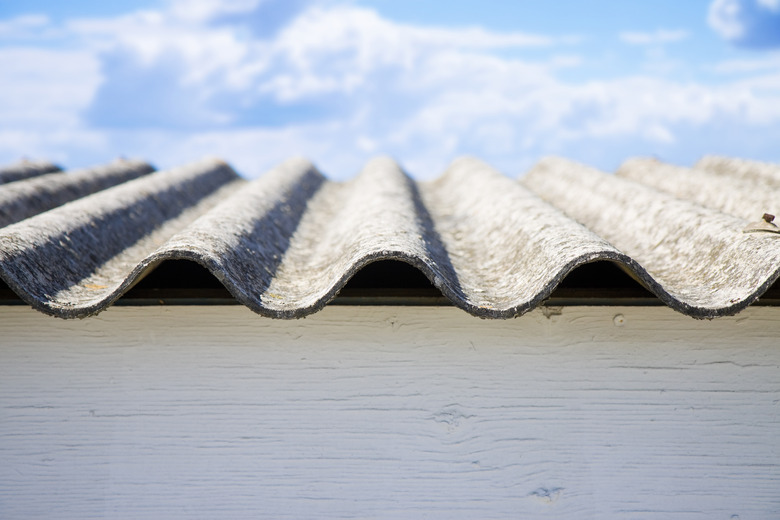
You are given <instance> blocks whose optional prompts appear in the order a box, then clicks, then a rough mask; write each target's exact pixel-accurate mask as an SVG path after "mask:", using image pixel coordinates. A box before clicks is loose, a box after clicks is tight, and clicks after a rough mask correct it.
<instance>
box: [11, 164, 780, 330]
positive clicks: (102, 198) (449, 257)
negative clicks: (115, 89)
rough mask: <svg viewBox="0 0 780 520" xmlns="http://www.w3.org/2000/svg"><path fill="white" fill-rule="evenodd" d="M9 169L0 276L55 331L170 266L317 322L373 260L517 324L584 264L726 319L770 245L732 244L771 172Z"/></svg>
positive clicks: (769, 236) (248, 300)
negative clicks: (202, 272)
mask: <svg viewBox="0 0 780 520" xmlns="http://www.w3.org/2000/svg"><path fill="white" fill-rule="evenodd" d="M33 165H35V166H33ZM49 166H50V165H49ZM36 168H37V169H36ZM23 170H24V171H25V172H26V171H28V170H29V171H33V170H35V171H34V172H33V173H31V174H29V175H27V177H31V176H32V175H35V174H36V173H35V172H40V173H41V176H38V177H33V178H27V179H26V180H15V181H10V182H8V183H7V184H3V185H2V186H0V277H2V279H3V280H4V281H5V283H6V284H7V285H8V286H9V287H10V288H11V289H12V290H13V291H14V292H15V293H16V294H17V295H18V296H20V297H21V298H22V299H23V300H24V301H26V302H28V303H29V304H30V305H32V306H33V307H35V308H36V309H38V310H41V311H43V312H45V313H48V314H52V315H55V316H59V317H64V318H72V317H85V316H88V315H91V314H95V313H97V312H100V311H101V310H103V309H105V308H106V307H107V306H109V305H111V303H112V302H114V301H115V300H116V299H118V298H119V297H120V296H121V295H122V294H124V293H125V292H126V291H127V290H129V289H130V288H131V287H132V286H133V285H134V284H135V283H136V282H138V281H139V280H140V279H142V278H143V277H144V276H145V275H147V274H148V273H150V272H151V271H152V270H154V269H155V268H156V267H157V266H159V265H160V264H161V263H162V262H164V261H166V260H181V259H184V260H192V261H195V262H197V263H199V264H200V265H202V266H204V267H205V268H206V269H208V270H209V271H210V272H211V273H212V274H213V275H214V276H215V277H216V278H217V279H218V280H219V281H220V282H221V283H222V284H223V285H224V286H225V287H226V288H227V289H228V290H229V291H230V293H232V295H233V296H234V297H235V298H236V299H237V300H238V301H239V302H241V303H243V304H244V305H246V306H248V307H249V308H251V309H252V310H254V311H256V312H258V313H260V314H262V315H265V316H271V317H276V318H297V317H302V316H305V315H307V314H310V313H312V312H315V311H317V310H319V309H321V308H322V307H323V306H324V305H325V304H326V303H327V302H328V301H330V300H331V299H332V298H334V296H336V294H337V293H338V291H339V290H340V289H341V288H343V287H344V285H345V284H346V283H347V281H348V280H349V279H350V278H351V277H352V276H353V275H355V273H357V272H358V271H359V270H360V269H361V268H363V267H364V266H366V265H367V264H369V263H371V262H374V261H377V260H400V261H403V262H407V263H409V264H411V265H413V266H415V267H416V268H418V269H419V270H420V271H422V272H423V273H424V274H425V275H426V276H427V277H428V279H429V280H430V281H431V282H432V283H433V285H435V286H436V287H437V288H438V289H439V290H441V292H442V293H443V294H444V295H445V296H446V297H447V298H449V299H450V300H451V301H452V303H453V304H454V305H456V306H458V307H460V308H462V309H464V310H466V311H467V312H469V313H471V314H474V315H477V316H481V317H487V318H509V317H513V316H517V315H520V314H522V313H524V312H527V311H528V310H530V309H532V308H534V307H536V306H537V305H539V304H540V303H541V302H542V301H543V300H545V299H546V298H548V297H549V296H550V295H551V294H552V292H553V290H554V289H555V288H556V287H557V286H558V284H559V283H560V282H561V281H562V280H563V279H564V278H565V277H566V276H567V275H568V274H569V273H570V272H571V271H573V270H574V269H576V268H577V267H579V266H581V265H583V264H586V263H590V262H594V261H610V262H614V263H616V264H618V265H619V266H621V267H622V268H623V269H624V270H625V271H626V272H628V273H629V274H630V275H631V276H632V277H633V278H634V279H636V280H638V281H639V282H640V283H641V284H642V285H644V286H645V287H646V288H648V289H649V290H650V291H652V292H653V293H655V295H657V296H658V298H660V300H661V301H663V302H664V303H665V304H666V305H668V306H670V307H672V308H673V309H675V310H677V311H680V312H683V313H685V314H688V315H690V316H693V317H697V318H711V317H716V316H721V315H728V314H734V313H736V312H738V311H740V310H741V309H743V308H745V307H746V306H747V305H749V304H750V303H752V302H754V301H755V300H756V299H757V298H758V297H759V296H761V295H762V294H763V293H764V292H765V291H766V290H767V289H768V288H769V287H770V285H771V284H773V283H774V282H775V280H776V279H777V278H778V275H779V274H780V234H777V233H774V232H744V230H745V229H746V227H747V226H749V225H750V224H751V222H754V221H760V220H761V216H762V214H764V213H774V212H775V211H778V210H780V207H778V206H779V205H780V204H778V203H780V167H778V166H775V165H769V164H761V163H755V162H749V161H739V160H734V159H723V158H714V157H710V158H705V159H703V160H702V161H700V162H699V163H697V164H696V165H695V167H693V168H681V167H676V166H671V165H668V164H663V163H661V162H658V161H655V160H644V159H633V160H630V161H628V162H626V163H625V164H624V165H623V166H621V167H620V168H619V170H618V172H617V174H616V175H613V174H607V173H603V172H600V171H597V170H595V169H593V168H590V167H587V166H584V165H581V164H577V163H574V162H571V161H567V160H564V159H558V158H549V159H545V160H542V161H541V162H539V163H538V164H537V165H536V166H535V167H534V168H533V169H532V170H531V171H530V172H529V173H528V174H527V175H526V176H524V177H523V178H521V179H520V181H517V180H512V179H509V178H508V177H505V176H503V175H502V174H500V173H498V172H497V171H495V170H493V169H492V168H491V167H490V166H488V165H486V164H484V163H483V162H480V161H479V160H476V159H472V158H464V159H459V160H457V161H455V162H454V163H453V164H452V165H451V166H450V168H449V169H448V170H447V171H446V172H445V173H444V174H443V175H442V176H440V177H439V178H438V179H436V180H434V181H430V182H416V181H414V180H412V179H411V178H410V177H409V176H407V175H406V174H405V173H404V172H403V171H402V170H401V168H400V167H399V166H398V164H396V163H395V162H394V161H392V160H391V159H388V158H379V159H375V160H373V161H371V162H369V163H368V164H367V165H366V166H365V168H364V169H363V171H362V172H361V173H360V174H359V175H357V176H356V177H355V178H353V179H352V180H350V181H347V182H343V183H339V182H333V181H329V180H328V179H326V178H325V177H324V176H323V175H322V174H320V173H319V172H318V171H317V170H316V168H315V167H314V166H313V165H312V164H310V163H309V162H307V161H306V160H303V159H291V160H289V161H287V162H285V163H283V164H282V165H280V166H278V167H277V168H275V169H274V170H272V171H271V172H269V173H267V174H266V175H264V176H262V177H261V178H259V179H258V180H255V181H251V182H250V181H246V180H244V179H242V178H241V177H239V176H238V175H237V174H236V173H235V172H234V171H233V170H232V169H231V168H230V166H228V165H227V164H225V163H224V162H221V161H219V160H212V159H209V160H203V161H200V162H197V163H193V164H189V165H186V166H182V167H179V168H174V169H171V170H167V171H159V172H153V169H152V168H151V166H149V165H148V164H146V163H141V162H136V161H119V162H115V163H112V164H110V165H107V166H104V167H100V168H94V169H90V170H81V171H78V172H68V173H49V174H44V172H45V171H48V170H46V165H39V164H38V163H26V164H23V165H22V166H19V165H17V166H12V167H8V168H6V169H0V179H3V178H5V177H2V175H4V174H6V173H7V172H13V171H23ZM22 177H24V176H22ZM8 178H11V177H8ZM764 224H766V222H764ZM765 227H767V228H770V229H771V225H768V224H767V225H766V226H765Z"/></svg>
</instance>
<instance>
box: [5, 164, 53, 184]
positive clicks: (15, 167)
mask: <svg viewBox="0 0 780 520" xmlns="http://www.w3.org/2000/svg"><path fill="white" fill-rule="evenodd" d="M61 171H62V168H60V167H59V166H57V165H56V164H53V163H50V162H49V161H30V160H26V159H23V160H21V161H18V162H15V163H13V164H8V165H5V166H3V167H0V184H6V183H9V182H16V181H19V180H22V179H29V178H31V177H36V176H38V175H44V174H46V173H54V172H61Z"/></svg>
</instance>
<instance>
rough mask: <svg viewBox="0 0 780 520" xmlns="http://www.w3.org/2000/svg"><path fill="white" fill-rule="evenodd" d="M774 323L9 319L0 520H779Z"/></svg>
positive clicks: (136, 314) (410, 312)
mask: <svg viewBox="0 0 780 520" xmlns="http://www.w3.org/2000/svg"><path fill="white" fill-rule="evenodd" d="M779 317H780V309H778V308H769V307H763V308H761V307H759V308H750V309H748V310H747V311H745V312H743V313H742V314H740V315H739V316H738V317H736V318H725V319H719V320H716V321H712V322H702V321H695V320H692V319H690V318H686V317H684V316H681V315H679V314H676V313H674V312H672V311H670V310H668V309H666V308H657V307H653V308H641V307H624V308H615V307H612V308H610V307H592V308H587V307H567V308H563V309H562V310H561V311H560V314H557V313H556V312H554V311H553V312H551V311H550V309H546V310H545V312H543V311H541V310H539V311H535V312H533V313H531V314H529V315H527V316H525V317H523V318H520V319H517V320H512V321H481V320H478V319H476V318H471V317H469V316H468V315H466V314H465V313H464V312H462V311H459V310H457V309H454V308H446V307H445V308H419V307H362V308H350V307H330V308H327V309H325V310H324V311H323V312H321V313H318V314H317V315H315V316H313V317H310V318H307V319H305V320H300V321H274V320H269V319H263V318H259V317H257V316H255V315H253V314H251V313H250V312H249V311H247V310H246V309H244V308H243V307H240V306H236V307H213V308H207V307H140V308H130V307H119V308H112V309H110V310H109V311H107V312H105V313H103V314H101V315H100V316H99V317H97V318H91V319H88V320H84V321H67V322H66V321H61V320H57V319H53V318H48V317H45V316H43V315H41V314H38V313H36V312H33V311H31V310H28V309H24V308H19V307H6V308H3V309H1V310H0V338H1V339H0V342H2V348H0V518H3V519H25V520H26V519H31V518H61V519H70V518H73V519H84V518H404V519H406V518H423V517H424V518H446V519H451V518H469V519H471V518H482V519H488V518H590V519H605V518H638V519H648V518H653V519H670V518H672V519H702V520H704V519H707V520H711V519H730V518H741V519H755V518H760V519H767V518H778V517H780V344H778V343H780V341H779V340H778V338H780V319H778V318H779Z"/></svg>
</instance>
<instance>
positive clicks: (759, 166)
mask: <svg viewBox="0 0 780 520" xmlns="http://www.w3.org/2000/svg"><path fill="white" fill-rule="evenodd" d="M693 167H694V168H697V169H701V170H708V171H710V172H712V173H716V174H718V175H723V176H725V177H730V178H733V179H750V180H754V181H759V182H765V183H768V184H772V185H774V186H780V164H774V163H768V162H762V161H752V160H749V159H737V158H734V157H723V156H719V155H707V156H704V157H702V158H701V159H699V161H698V162H697V163H696V164H694V165H693Z"/></svg>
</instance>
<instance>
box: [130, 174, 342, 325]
mask: <svg viewBox="0 0 780 520" xmlns="http://www.w3.org/2000/svg"><path fill="white" fill-rule="evenodd" d="M325 182H326V179H325V177H324V176H323V175H322V174H321V173H320V172H319V171H318V170H317V169H316V168H315V167H314V166H313V165H312V164H311V163H310V162H309V161H307V160H305V159H302V158H296V159H291V160H287V161H285V162H284V163H282V164H281V165H279V166H277V167H275V168H273V169H272V170H271V171H270V172H268V173H267V174H265V175H263V176H262V177H260V178H259V179H256V180H254V181H252V182H249V183H248V184H247V185H246V186H244V187H243V188H242V189H240V190H238V191H237V192H236V193H235V194H233V195H232V196H230V197H229V198H227V199H225V200H224V201H222V202H221V203H220V204H219V205H217V206H216V207H215V208H214V209H213V210H211V211H209V212H208V213H206V214H204V215H203V216H202V217H201V218H199V219H198V220H196V221H195V222H194V223H193V224H192V225H191V226H189V227H188V228H187V229H184V230H183V231H182V232H180V233H178V234H177V235H176V236H174V237H172V238H171V239H170V240H169V241H168V242H167V243H166V244H164V245H163V246H162V247H160V248H159V249H158V250H157V251H155V253H154V254H153V255H150V257H149V258H147V260H146V261H145V262H146V263H148V264H150V265H152V264H157V263H159V262H162V261H165V260H177V259H184V260H191V261H194V262H197V263H199V264H201V265H202V266H204V267H205V268H206V269H208V270H209V271H210V272H211V273H212V274H213V275H214V276H215V277H216V278H217V279H219V280H220V282H221V283H222V284H223V285H224V286H225V287H226V288H227V289H228V290H229V291H230V293H231V294H233V296H234V297H235V298H236V299H237V300H238V301H239V302H241V303H243V304H244V305H246V306H247V307H249V308H251V309H252V310H254V311H255V312H258V313H260V314H264V315H267V316H276V314H275V313H274V312H273V311H269V310H267V309H266V308H265V307H264V306H263V305H262V304H261V297H262V294H263V293H264V292H265V291H266V289H267V287H268V285H269V284H270V282H271V279H272V277H273V276H274V274H275V272H276V267H278V265H279V263H280V262H281V261H282V258H283V257H284V255H285V254H286V252H287V249H288V247H289V240H290V239H291V237H292V236H293V234H294V233H295V231H296V229H297V228H298V224H299V222H300V219H301V217H302V216H303V213H304V212H305V211H306V210H307V207H308V204H309V201H310V199H311V198H312V196H314V194H315V193H317V192H318V190H320V189H321V187H322V186H323V184H324V183H325Z"/></svg>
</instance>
